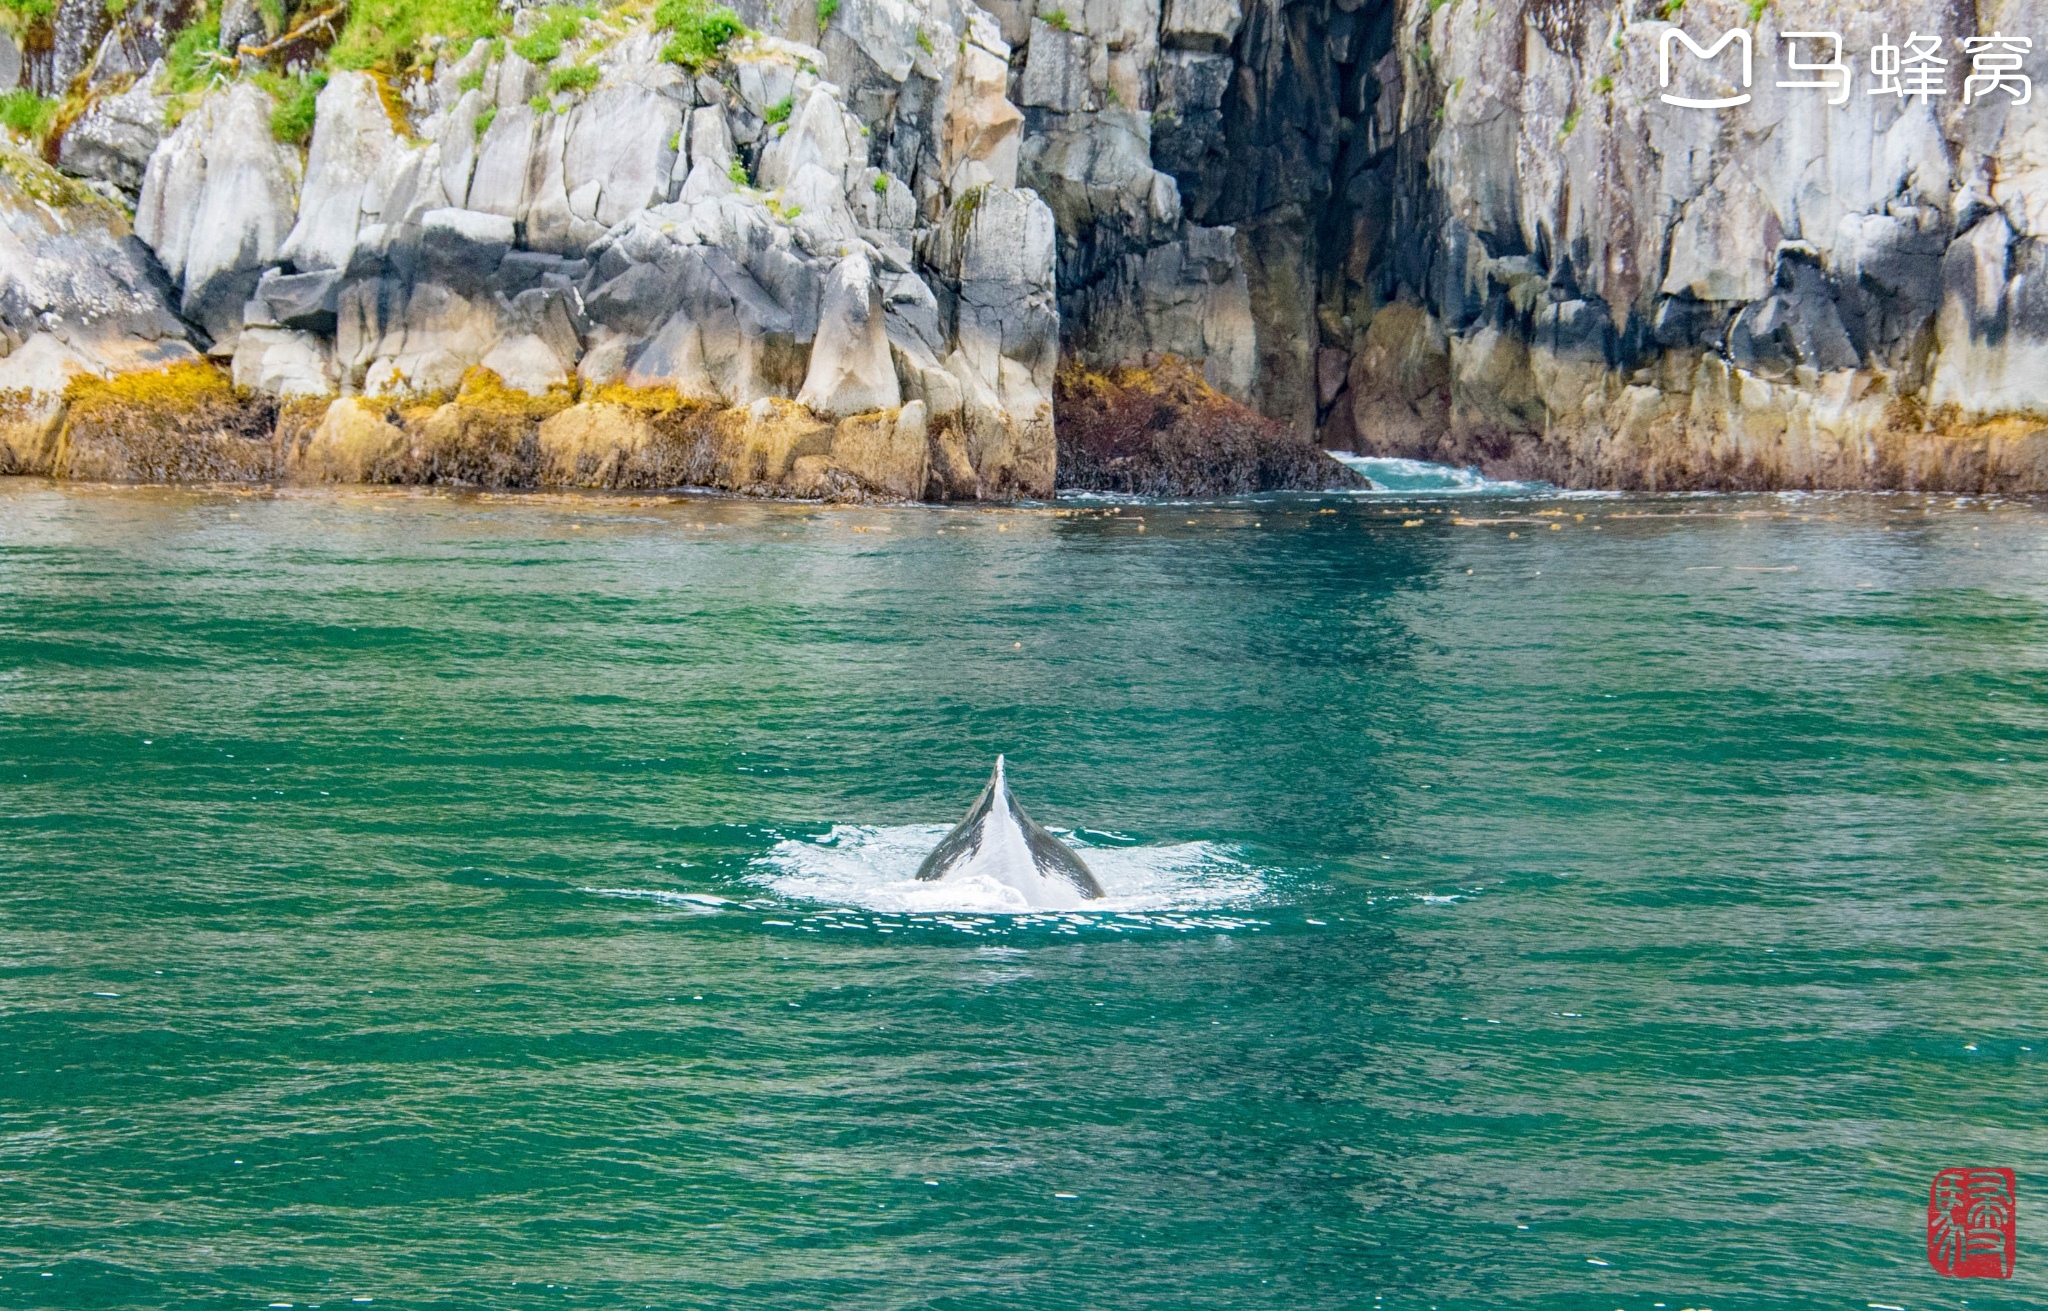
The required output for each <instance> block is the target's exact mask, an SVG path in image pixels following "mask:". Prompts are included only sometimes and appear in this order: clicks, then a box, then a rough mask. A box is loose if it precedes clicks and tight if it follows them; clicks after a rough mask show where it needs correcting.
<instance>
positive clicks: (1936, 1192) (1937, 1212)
mask: <svg viewBox="0 0 2048 1311" xmlns="http://www.w3.org/2000/svg"><path fill="white" fill-rule="evenodd" d="M2018 1213H2019V1185H2018V1183H2017V1181H2015V1180H2014V1179H2013V1175H2012V1171H2010V1170H2000V1169H1993V1168H1990V1167H1986V1166H1974V1165H1973V1166H1965V1167H1962V1168H1960V1169H1954V1170H1943V1171H1942V1172H1941V1173H1940V1174H1938V1175H1936V1176H1934V1187H1933V1188H1931V1189H1929V1190H1928V1194H1927V1264H1929V1265H1931V1266H1933V1267H1934V1269H1935V1271H1936V1272H1937V1273H1939V1274H1944V1275H1947V1276H1949V1277H1950V1278H1952V1279H2010V1278H2012V1263H2013V1258H2014V1257H2015V1256H2016V1255H2017V1254H2018V1253H2017V1248H2016V1244H2015V1237H2014V1235H2015V1232H2016V1229H2015V1221H2016V1218H2017V1216H2018Z"/></svg>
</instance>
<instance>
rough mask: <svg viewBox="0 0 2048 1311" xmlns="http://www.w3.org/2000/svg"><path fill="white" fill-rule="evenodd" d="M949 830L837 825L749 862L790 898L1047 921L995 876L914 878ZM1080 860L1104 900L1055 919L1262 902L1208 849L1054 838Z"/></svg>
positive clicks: (1260, 890)
mask: <svg viewBox="0 0 2048 1311" xmlns="http://www.w3.org/2000/svg"><path fill="white" fill-rule="evenodd" d="M949 831H950V828H949V826H948V825H945V824H898V825H891V826H887V827H880V826H873V825H865V824H837V825H834V826H833V828H832V831H831V832H829V833H827V834H825V835H824V836H822V837H817V838H787V839H784V840H783V841H781V842H778V843H776V844H775V845H774V847H772V848H771V849H770V850H769V852H768V854H767V855H765V856H763V857H761V858H760V859H759V860H757V861H755V862H754V863H755V865H756V866H757V867H759V870H760V873H759V874H758V875H757V876H756V877H757V879H758V881H759V882H761V883H762V884H763V885H764V886H766V887H768V888H770V889H772V890H773V891H774V892H776V893H777V894H778V895H780V896H782V897H786V898H789V899H790V900H794V901H813V902H822V903H825V904H828V905H835V906H859V907H863V908H865V909H868V910H876V911H886V912H890V913H895V914H925V913H933V912H940V913H958V914H978V915H1019V914H1045V913H1047V912H1046V910H1045V908H1043V907H1038V906H1033V905H1030V904H1029V903H1028V902H1027V901H1026V900H1025V898H1024V895H1023V894H1022V893H1021V892H1019V891H1018V890H1017V889H1015V888H1013V887H1010V886H1008V885H1007V884H1003V883H998V882H996V881H995V880H994V879H983V878H951V879H940V880H938V881H936V882H932V883H920V882H918V881H917V878H916V875H917V867H918V865H919V863H920V862H922V861H923V860H924V857H925V853H927V852H929V851H930V850H931V849H932V848H933V847H934V846H936V845H937V844H938V841H939V839H940V838H943V837H945V836H946V834H947V833H948V832H949ZM1059 836H1060V838H1061V840H1063V841H1065V842H1067V843H1068V844H1069V845H1070V846H1072V847H1073V848H1074V850H1075V851H1077V852H1079V853H1080V856H1081V859H1082V860H1084V861H1086V862H1087V864H1088V868H1089V869H1090V870H1092V871H1094V874H1095V878H1096V881H1097V882H1099V883H1100V884H1102V891H1103V893H1104V895H1103V896H1102V897H1101V898H1099V899H1097V900H1094V901H1089V902H1086V903H1085V904H1084V905H1083V906H1082V907H1081V909H1079V910H1077V911H1065V912H1058V913H1059V914H1060V915H1062V916H1084V917H1093V916H1099V915H1103V914H1112V915H1114V914H1129V913H1132V912H1158V911H1197V910H1208V909H1214V908H1221V907H1226V906H1243V905H1246V904H1247V903H1250V902H1252V901H1254V900H1255V899H1257V898H1259V897H1260V896H1262V895H1263V894H1264V893H1265V891H1266V883H1265V880H1264V879H1263V878H1262V877H1261V876H1260V873H1259V871H1258V870H1256V869H1254V868H1253V867H1252V866H1250V865H1247V864H1245V863H1244V862H1243V861H1242V860H1240V859H1238V858H1237V856H1236V855H1235V854H1234V853H1232V852H1231V851H1230V850H1229V849H1228V848H1226V847H1222V846H1219V845H1217V844H1216V843H1213V842H1182V843H1177V844H1175V845H1172V846H1164V847H1110V846H1100V847H1098V846H1089V845H1087V844H1086V843H1085V842H1083V841H1081V840H1079V839H1077V838H1075V837H1074V836H1073V835H1070V834H1067V833H1064V832H1062V833H1060V835H1059Z"/></svg>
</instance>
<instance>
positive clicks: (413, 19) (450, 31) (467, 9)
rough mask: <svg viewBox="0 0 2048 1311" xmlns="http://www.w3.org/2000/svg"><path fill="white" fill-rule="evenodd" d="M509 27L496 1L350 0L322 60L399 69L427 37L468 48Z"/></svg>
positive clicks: (421, 49) (373, 68)
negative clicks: (344, 21)
mask: <svg viewBox="0 0 2048 1311" xmlns="http://www.w3.org/2000/svg"><path fill="white" fill-rule="evenodd" d="M510 26H511V22H510V20H509V19H508V18H507V17H506V15H505V13H504V12H503V11H502V10H500V9H499V8H498V5H497V0H354V3H352V4H351V5H350V6H349V11H348V23H347V24H346V25H345V26H344V27H343V28H342V29H341V36H340V37H339V38H338V39H337V40H336V41H335V43H334V48H333V49H332V50H330V51H329V52H328V55H327V58H328V62H329V63H331V64H332V65H333V66H334V67H336V68H348V69H360V70H362V71H364V72H378V73H403V72H406V71H407V70H409V69H411V68H412V67H413V65H414V64H415V63H418V62H421V56H422V53H423V52H425V51H426V50H427V48H428V47H427V41H428V39H429V38H431V37H442V38H444V39H445V40H446V41H447V42H448V43H450V44H451V45H453V46H456V47H457V48H459V49H460V50H462V51H467V50H468V49H469V46H470V45H471V43H473V42H475V41H477V40H479V39H481V38H484V37H493V36H499V35H502V34H503V33H504V31H505V30H506V29H507V28H508V27H510ZM216 31H218V27H216Z"/></svg>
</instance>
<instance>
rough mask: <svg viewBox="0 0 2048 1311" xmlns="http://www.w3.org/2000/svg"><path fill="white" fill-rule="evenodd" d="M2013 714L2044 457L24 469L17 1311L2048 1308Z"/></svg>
mask: <svg viewBox="0 0 2048 1311" xmlns="http://www.w3.org/2000/svg"><path fill="white" fill-rule="evenodd" d="M998 752H1004V753H1007V754H1008V756H1009V761H1010V777H1011V781H1012V784H1013V786H1014V788H1015V790H1016V793H1017V795H1018V797H1019V798H1020V800H1021V801H1022V802H1023V804H1024V805H1025V806H1026V807H1027V808H1028V809H1030V810H1031V812H1032V813H1033V815H1034V816H1035V817H1037V818H1038V819H1039V820H1040V821H1041V822H1043V823H1045V824H1047V825H1049V826H1052V827H1055V828H1056V829H1058V830H1060V831H1061V832H1063V833H1066V834H1068V835H1070V836H1071V838H1072V840H1073V841H1074V843H1075V844H1076V846H1077V847H1078V848H1080V849H1081V850H1082V851H1083V852H1084V854H1085V856H1086V858H1087V859H1088V861H1089V862H1090V864H1091V865H1092V866H1093V867H1094V868H1095V869H1096V871H1097V873H1098V875H1099V876H1100V877H1101V879H1102V881H1103V883H1104V885H1105V889H1106V891H1107V892H1108V894H1109V897H1108V900H1107V902H1106V903H1105V906H1104V908H1102V909H1099V910H1092V911H1090V912H1088V913H1078V914H1077V913H1046V912H1038V911H1032V910H1030V909H1029V908H1022V909H1020V908H1017V907H1014V906H1011V905H1008V904H1006V903H1004V902H1003V900H1002V899H1001V897H1000V895H999V892H998V891H997V890H993V889H990V888H985V887H984V888H976V887H965V886H962V887H952V888H947V887H933V886H930V885H918V884H916V883H914V881H912V880H911V879H910V878H909V873H910V871H912V870H914V868H915V866H916V862H917V860H918V859H919V857H920V856H921V855H922V853H923V850H924V849H925V847H926V845H927V844H928V843H929V842H930V841H932V840H934V839H935V838H936V836H937V835H938V834H940V833H942V832H943V831H944V830H945V827H946V826H947V825H948V824H950V823H952V822H953V821H954V820H956V819H957V818H958V817H959V816H960V815H961V814H962V813H964V812H965V810H966V808H967V806H968V805H969V804H970V803H971V802H972V801H973V799H974V797H975V795H976V793H977V792H978V791H979V789H980V787H981V785H982V783H983V781H984V780H985V778H986V776H987V772H988V769H989V767H990V765H991V763H992V761H993V759H994V757H995V755H996V753H998ZM2044 755H2048V506H2044V505H2042V504H2040V503H2030V502H2024V501H1963V500H1956V499H1953V498H1945V497H1915V496H1742V497H1715V496H1692V497H1665V498H1622V497H1585V496H1558V495H1555V494H1553V493H1550V492H1548V491H1546V490H1545V489H1540V488H1538V489H1530V490H1526V491H1524V492H1523V493H1522V494H1519V495H1501V494H1497V492H1487V491H1484V489H1482V491H1481V492H1480V493H1477V494H1475V493H1474V492H1471V491H1459V490H1457V489H1455V488H1451V489H1447V490H1443V491H1440V492H1432V491H1427V490H1421V491H1415V492H1413V493H1412V494H1410V495H1407V496H1405V497H1404V496H1400V495H1395V496H1389V495H1387V494H1372V495H1365V496H1358V495H1350V496H1344V495H1330V496H1325V497H1310V496H1304V497H1292V498H1276V499H1270V500H1263V501H1251V502H1241V503H1232V504H1215V505H1178V504H1177V505H1132V504H1103V503H1094V502H1090V503H1080V504H1063V505H1057V506H1045V507H1023V508H1016V509H974V508H953V509H943V508H888V509H883V508H877V509H836V508H822V507H818V506H803V505H762V504H748V503H741V502H733V501H713V500H683V499H675V500H670V499H663V498H637V499H636V498H604V497H584V498H578V497H563V498H543V497H502V498H497V497H482V496H439V495H429V494H425V493H419V492H410V493H408V492H368V491H334V492H291V493H285V494H277V495H270V494H242V493H228V492H214V491H205V490H175V489H173V490H165V489H104V488H86V487H80V488H66V487H59V486H55V485H51V484H47V483H41V482H34V481H27V480H18V479H17V480H0V1306H6V1307H94V1308H125V1307H222V1308H243V1307H251V1308H254V1307H269V1306H277V1305H280V1304H290V1305H291V1306H293V1307H295V1308H304V1307H311V1306H325V1307H342V1306H359V1305H363V1304H364V1301H365V1299H369V1300H370V1302H369V1304H370V1305H371V1306H373V1307H389V1308H468V1307H593V1308H595V1307H607V1308H608V1307H621V1308H628V1307H630V1308H641V1307H663V1308H667V1307H706V1308H710V1307H719V1308H727V1307H740V1308H754V1307H759V1308H827V1307H831V1308H838V1307H851V1308H897V1307H902V1308H946V1309H949V1311H951V1309H965V1308H984V1307H988V1308H1041V1307H1043V1308H1070V1307H1091V1308H1095V1307H1113V1308H1125V1307H1131V1308H1211V1307H1213V1308H1265V1307H1272V1308H1361V1309H1363V1308H1388V1309H1391V1308H1416V1309H1417V1311H1426V1309H1429V1308H1434V1309H1436V1311H1450V1309H1451V1308H1481V1307H1545V1308H1550V1307H1555V1308H1592V1309H1593V1311H1608V1309H1609V1308H1616V1309H1623V1308H1625V1309H1626V1311H1638V1309H1639V1308H1640V1309H1641V1311H1652V1309H1653V1308H1655V1307H1659V1306H1662V1307H1666V1308H1668V1309H1669V1311H1685V1309H1686V1308H1694V1309H1695V1311H1707V1309H1708V1308H1714V1309H1716V1311H1738V1309H1740V1308H1812V1307H1844V1308H1859V1309H1860V1308H1865V1307H1869V1306H1881V1307H1904V1308H1914V1309H1915V1311H1917V1309H1918V1308H1931V1307H1955V1308H1960V1307H1962V1306H1964V1305H1965V1304H1967V1305H1968V1306H1969V1307H1971V1308H1976V1309H1978V1311H1982V1309H1983V1308H1997V1307H2020V1306H2038V1305H2040V1304H2041V1303H2042V1302H2043V1301H2044V1299H2048V1243H2044V1235H2048V1227H2044V1223H2043V1219H2042V1217H2043V1216H2044V1214H2048V1210H2044V1208H2048V1191H2044V1187H2043V1186H2044V1183H2048V1080H2044V1078H2043V1073H2042V1064H2041V1062H2042V1060H2043V1055H2044V1052H2048V976H2044V965H2048V958H2044V950H2048V771H2044V769H2043V763H2044ZM1956 1165H1992V1166H2011V1167H2013V1168H2014V1169H2016V1170H2017V1172H2018V1177H2019V1192H2020V1209H2019V1261H2018V1269H2017V1272H2016V1275H2015V1277H2014V1278H2012V1279H2011V1280H2009V1281H1994V1280H1973V1281H1957V1280H1946V1279H1943V1278H1941V1277H1939V1276H1937V1275H1936V1274H1935V1273H1934V1272H1933V1271H1932V1270H1931V1269H1930V1268H1929V1266H1928V1263H1927V1260H1926V1255H1925V1252H1926V1235H1925V1227H1924V1226H1925V1208H1926V1201H1927V1194H1928V1187H1929V1184H1930V1181H1931V1179H1932V1177H1933V1176H1934V1174H1935V1172H1936V1171H1937V1170H1939V1169H1942V1168H1944V1167H1948V1166H1956Z"/></svg>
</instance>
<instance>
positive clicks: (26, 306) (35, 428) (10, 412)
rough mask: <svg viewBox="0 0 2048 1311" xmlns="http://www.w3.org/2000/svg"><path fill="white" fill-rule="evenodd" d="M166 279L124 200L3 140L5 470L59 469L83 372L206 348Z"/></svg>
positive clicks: (0, 252)
mask: <svg viewBox="0 0 2048 1311" xmlns="http://www.w3.org/2000/svg"><path fill="white" fill-rule="evenodd" d="M168 291H169V288H168V287H166V286H165V285H164V284H163V282H162V273H161V271H160V270H159V269H158V268H157V267H156V261H155V260H154V258H153V257H152V256H151V255H150V252H149V250H148V248H147V247H145V246H144V245H143V244H142V243H141V242H139V241H137V240H136V239H135V237H134V236H133V235H132V234H131V233H130V232H129V229H128V221H127V219H126V218H125V216H123V215H122V214H121V212H120V210H119V209H117V208H116V207H115V206H114V205H112V204H111V203H109V202H107V201H106V200H103V199H101V198H100V197H98V196H96V195H94V194H92V193H91V192H89V191H86V190H85V189H84V188H83V187H81V186H79V185H78V184H77V183H76V182H73V181H71V180H70V179H68V178H65V177H62V176H60V175H59V174H58V173H57V172H56V170H54V169H52V168H50V167H49V166H48V165H47V164H44V163H43V162H42V161H41V160H38V159H33V158H30V157H29V156H27V155H24V154H21V153H19V152H17V151H13V150H6V149H0V396H11V397H12V399H10V400H8V401H7V402H6V404H5V405H4V406H0V410H4V413H0V472H13V473H28V472H36V473H45V472H49V470H50V468H51V467H52V461H53V460H54V458H55V455H56V450H55V446H54V444H53V443H54V440H55V437H56V432H57V427H58V423H59V419H60V409H61V400H60V398H61V397H62V396H63V394H64V392H65V391H66V389H67V388H68V387H69V386H70V385H71V383H72V381H73V379H76V378H80V377H108V376H111V375H114V374H117V373H124V372H128V371H131V370H137V369H141V370H152V369H158V368H161V367H163V366H164V365H167V364H172V363H176V362H178V361H181V360H193V359H195V358H196V353H195V352H194V351H193V349H192V347H191V346H190V345H189V344H188V342H187V329H186V326H185V324H184V323H182V322H180V321H179V319H178V317H177V315H175V314H174V313H172V312H171V310H170V308H169V306H168V305H167V304H166V299H167V294H168Z"/></svg>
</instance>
